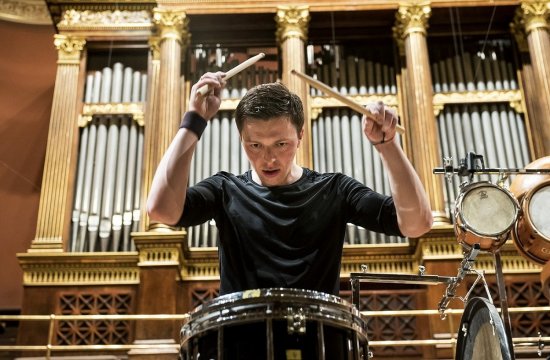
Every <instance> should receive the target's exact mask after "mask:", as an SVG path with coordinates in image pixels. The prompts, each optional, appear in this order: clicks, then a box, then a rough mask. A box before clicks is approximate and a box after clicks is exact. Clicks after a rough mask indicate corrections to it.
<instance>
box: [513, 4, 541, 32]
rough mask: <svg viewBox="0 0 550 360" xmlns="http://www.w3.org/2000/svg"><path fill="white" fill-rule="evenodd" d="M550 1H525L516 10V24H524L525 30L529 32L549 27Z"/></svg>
mask: <svg viewBox="0 0 550 360" xmlns="http://www.w3.org/2000/svg"><path fill="white" fill-rule="evenodd" d="M549 10H550V2H548V1H540V0H534V1H524V2H522V3H521V5H520V7H519V8H518V9H517V10H516V18H515V19H514V21H515V22H516V23H517V25H516V26H522V27H523V28H524V29H525V32H526V33H527V34H529V33H530V32H531V31H533V30H534V29H539V28H543V29H548V21H547V20H548V14H549Z"/></svg>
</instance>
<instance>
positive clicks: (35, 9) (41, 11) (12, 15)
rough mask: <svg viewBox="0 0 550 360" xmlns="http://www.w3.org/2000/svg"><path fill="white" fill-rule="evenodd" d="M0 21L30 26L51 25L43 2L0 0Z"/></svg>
mask: <svg viewBox="0 0 550 360" xmlns="http://www.w3.org/2000/svg"><path fill="white" fill-rule="evenodd" d="M0 19H2V20H7V21H13V22H18V23H24V24H32V25H50V24H51V23H52V19H51V17H50V13H49V12H48V7H47V5H46V2H45V1H43V0H0Z"/></svg>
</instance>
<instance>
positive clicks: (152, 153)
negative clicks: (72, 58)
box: [140, 36, 162, 231]
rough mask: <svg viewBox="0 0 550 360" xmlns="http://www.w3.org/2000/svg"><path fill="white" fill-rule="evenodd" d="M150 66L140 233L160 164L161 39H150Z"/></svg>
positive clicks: (146, 219) (143, 229)
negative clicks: (158, 140)
mask: <svg viewBox="0 0 550 360" xmlns="http://www.w3.org/2000/svg"><path fill="white" fill-rule="evenodd" d="M149 49H150V52H149V66H148V69H149V70H148V76H147V77H148V79H149V81H148V84H147V106H146V108H145V135H144V146H143V164H144V166H143V182H142V183H143V186H142V196H141V207H140V211H141V214H140V218H141V219H142V221H140V231H147V229H149V216H147V210H146V203H147V196H148V195H149V190H151V183H152V182H153V176H154V175H155V170H156V167H157V165H158V163H159V162H160V156H162V154H160V155H159V154H158V153H159V149H158V144H157V142H156V141H157V138H156V137H157V136H158V122H159V116H158V105H159V104H158V100H159V91H160V84H161V83H160V38H159V37H157V36H153V37H151V38H150V39H149Z"/></svg>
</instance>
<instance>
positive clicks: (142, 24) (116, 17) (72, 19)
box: [57, 9, 152, 31]
mask: <svg viewBox="0 0 550 360" xmlns="http://www.w3.org/2000/svg"><path fill="white" fill-rule="evenodd" d="M151 26H152V19H151V14H150V13H149V12H148V11H146V10H141V11H128V10H113V11H109V10H107V11H90V10H83V11H80V10H75V9H71V10H67V11H65V12H64V13H63V19H62V20H61V21H60V22H59V23H58V24H57V28H58V29H59V30H60V31H70V30H100V29H101V30H105V29H108V30H143V29H146V30H147V29H150V28H151Z"/></svg>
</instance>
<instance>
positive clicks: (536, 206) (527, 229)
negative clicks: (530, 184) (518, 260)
mask: <svg viewBox="0 0 550 360" xmlns="http://www.w3.org/2000/svg"><path fill="white" fill-rule="evenodd" d="M521 208H522V210H523V213H522V215H521V216H520V218H519V220H518V222H517V224H516V227H515V229H514V233H513V237H514V243H515V244H516V247H517V248H518V250H519V251H520V252H521V253H522V254H523V255H525V256H526V257H527V258H528V259H531V260H533V261H535V262H537V263H539V264H545V263H546V262H547V261H548V260H550V180H546V181H544V182H542V183H540V184H538V185H537V186H535V187H534V188H532V189H531V190H529V191H528V192H527V193H526V195H525V196H524V197H523V199H522V200H521Z"/></svg>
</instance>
